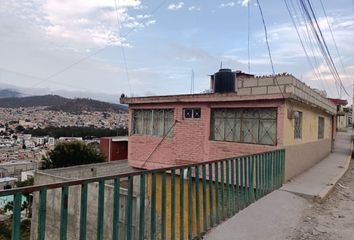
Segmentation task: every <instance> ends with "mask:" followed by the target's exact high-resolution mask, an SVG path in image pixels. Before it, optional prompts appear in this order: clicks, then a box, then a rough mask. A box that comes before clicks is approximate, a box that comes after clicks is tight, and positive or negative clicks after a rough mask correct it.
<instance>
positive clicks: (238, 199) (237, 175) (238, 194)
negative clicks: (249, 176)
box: [235, 158, 240, 212]
mask: <svg viewBox="0 0 354 240" xmlns="http://www.w3.org/2000/svg"><path fill="white" fill-rule="evenodd" d="M239 162H240V161H239V158H236V159H235V172H236V175H235V176H236V193H235V198H236V203H235V208H236V211H235V212H238V211H239V209H240V192H239V190H240V168H239Z"/></svg>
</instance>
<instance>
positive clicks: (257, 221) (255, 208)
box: [204, 131, 352, 240]
mask: <svg viewBox="0 0 354 240" xmlns="http://www.w3.org/2000/svg"><path fill="white" fill-rule="evenodd" d="M351 136H352V132H351V131H348V132H339V133H338V134H337V138H336V143H335V150H334V152H333V153H332V154H330V155H329V156H328V157H327V158H325V159H323V160H322V161H321V162H319V163H318V164H316V165H315V166H314V167H312V168H311V169H309V170H308V171H306V172H305V173H303V174H301V175H299V176H298V177H296V178H294V179H293V180H292V181H290V182H289V183H286V184H284V186H283V187H282V188H281V189H280V190H277V191H274V192H272V193H270V194H268V195H267V196H265V197H264V198H262V199H260V200H258V201H257V202H255V203H254V204H252V205H250V206H249V207H247V208H246V209H244V210H243V211H241V212H239V213H238V214H236V215H235V216H233V217H232V218H230V219H228V220H227V221H225V222H224V223H222V224H221V225H219V226H217V227H215V228H213V229H211V231H210V232H209V233H207V234H206V235H205V236H204V239H208V240H237V239H242V240H254V239H272V240H285V239H287V237H288V234H289V232H291V231H292V230H293V229H294V228H296V226H297V225H298V224H299V223H300V222H301V220H302V216H303V215H304V213H305V212H306V211H307V210H308V209H309V208H310V206H311V203H310V202H309V201H307V200H306V199H305V198H303V197H302V196H305V197H310V198H316V199H324V198H325V197H326V196H327V195H328V194H329V193H330V191H331V190H332V189H333V187H334V185H335V184H336V183H337V181H338V180H339V179H340V178H341V177H342V176H343V175H344V173H345V172H346V171H347V169H348V166H349V163H350V160H351V146H352V143H351Z"/></svg>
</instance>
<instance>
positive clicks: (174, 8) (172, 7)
mask: <svg viewBox="0 0 354 240" xmlns="http://www.w3.org/2000/svg"><path fill="white" fill-rule="evenodd" d="M183 6H184V2H179V3H176V4H174V3H172V4H170V5H168V7H167V9H168V10H172V11H177V10H179V9H181V8H183Z"/></svg>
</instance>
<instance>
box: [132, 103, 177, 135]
mask: <svg viewBox="0 0 354 240" xmlns="http://www.w3.org/2000/svg"><path fill="white" fill-rule="evenodd" d="M173 120H174V117H173V109H136V110H133V124H132V134H133V135H150V136H166V135H167V136H168V137H171V136H172V135H173V129H171V128H172V126H173Z"/></svg>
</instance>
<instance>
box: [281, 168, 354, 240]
mask: <svg viewBox="0 0 354 240" xmlns="http://www.w3.org/2000/svg"><path fill="white" fill-rule="evenodd" d="M287 239H288V240H353V239H354V164H353V161H352V163H351V165H350V168H349V170H348V172H347V173H346V174H345V175H344V176H343V178H342V179H341V180H340V181H339V183H338V184H337V185H336V186H335V190H334V191H333V192H332V194H331V195H330V196H329V198H328V199H327V200H326V201H325V202H324V203H322V204H321V203H315V202H313V203H312V205H311V207H310V208H309V209H308V211H306V212H305V213H304V216H303V219H302V221H301V223H300V224H299V225H298V226H297V227H296V228H295V229H294V230H293V231H292V232H291V233H290V237H288V238H287Z"/></svg>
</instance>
